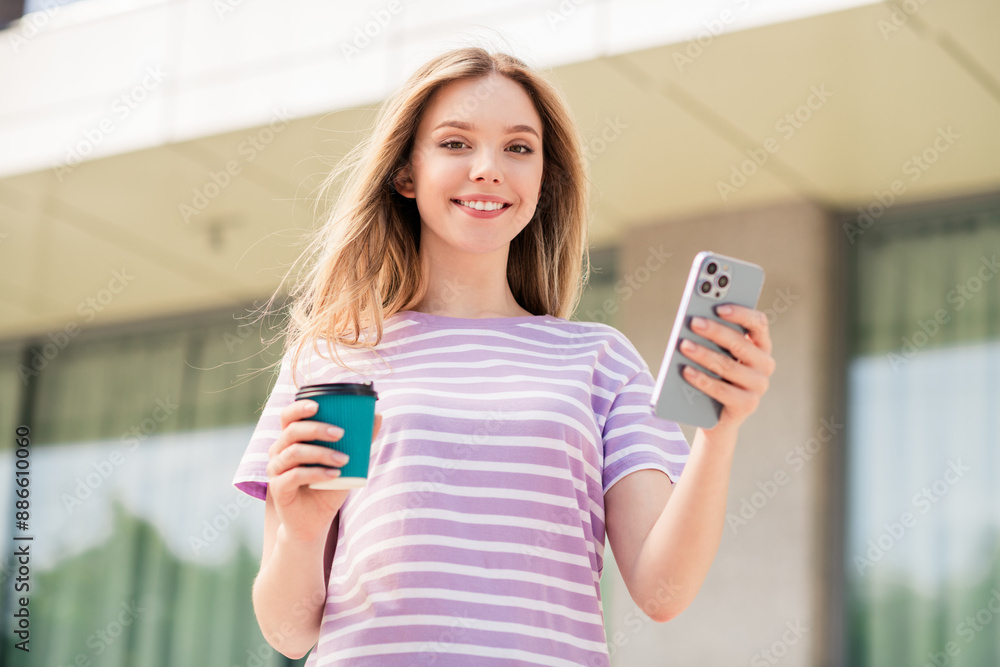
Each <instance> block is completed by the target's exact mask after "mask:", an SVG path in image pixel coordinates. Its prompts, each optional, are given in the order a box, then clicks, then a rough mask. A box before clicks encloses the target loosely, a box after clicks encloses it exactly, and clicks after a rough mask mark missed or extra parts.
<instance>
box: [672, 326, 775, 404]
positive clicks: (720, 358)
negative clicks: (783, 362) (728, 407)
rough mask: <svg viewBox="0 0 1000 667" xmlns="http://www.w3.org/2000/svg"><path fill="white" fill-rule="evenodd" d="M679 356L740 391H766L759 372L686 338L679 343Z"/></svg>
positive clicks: (763, 378) (766, 384)
mask: <svg viewBox="0 0 1000 667" xmlns="http://www.w3.org/2000/svg"><path fill="white" fill-rule="evenodd" d="M681 354H683V355H684V356H685V357H687V358H688V359H691V360H692V361H696V362H698V364H699V365H700V366H701V367H702V368H705V369H706V370H709V371H711V372H712V373H715V374H716V375H718V376H719V377H720V378H722V379H723V380H726V381H727V382H730V383H731V384H734V385H736V386H738V387H740V388H742V389H748V390H751V391H757V392H759V393H761V394H763V393H764V392H766V391H767V387H768V380H767V377H766V376H765V375H764V374H763V373H762V372H761V371H760V370H758V369H757V368H754V367H753V366H748V365H744V364H741V363H739V362H738V361H736V360H734V359H732V358H731V357H729V356H728V355H724V354H719V353H718V352H716V351H714V350H710V349H708V348H707V347H705V346H704V345H699V344H697V343H695V342H694V341H692V340H688V339H687V338H685V339H684V340H682V341H681Z"/></svg>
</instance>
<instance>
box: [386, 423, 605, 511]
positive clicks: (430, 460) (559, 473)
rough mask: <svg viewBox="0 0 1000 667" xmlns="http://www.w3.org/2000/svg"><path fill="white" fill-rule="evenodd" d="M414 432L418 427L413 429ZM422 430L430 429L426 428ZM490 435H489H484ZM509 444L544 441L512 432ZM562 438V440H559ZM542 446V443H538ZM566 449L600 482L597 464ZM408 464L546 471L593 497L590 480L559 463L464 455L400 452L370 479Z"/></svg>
mask: <svg viewBox="0 0 1000 667" xmlns="http://www.w3.org/2000/svg"><path fill="white" fill-rule="evenodd" d="M409 433H410V434H412V433H414V431H410V432H409ZM422 433H427V432H426V431H423V432H422ZM430 433H431V436H432V437H433V436H435V435H436V436H440V435H441V434H435V433H433V432H430ZM484 438H486V439H488V438H489V436H484ZM503 440H504V442H505V443H506V444H520V443H519V442H514V441H515V440H518V441H520V440H531V441H534V442H535V443H538V442H540V441H542V440H543V439H542V438H538V437H534V438H530V437H528V436H521V437H518V436H508V437H506V438H504V439H503ZM556 442H559V441H556ZM534 446H541V445H537V444H536V445H534ZM560 448H561V449H562V451H566V452H567V453H568V454H570V456H571V458H575V459H577V460H579V461H581V462H582V463H583V465H584V470H585V471H586V473H587V477H588V478H589V479H590V481H591V482H592V483H593V484H594V485H595V486H600V479H601V474H600V473H599V472H598V471H597V468H595V467H594V466H593V465H590V464H588V463H587V462H586V461H582V459H580V458H578V456H579V452H575V455H574V450H572V449H571V448H566V447H565V445H564V444H560ZM408 465H425V466H431V467H434V468H438V469H448V468H456V469H459V470H471V471H481V472H492V473H497V474H502V473H509V474H512V475H527V474H533V475H542V476H545V477H551V478H553V479H557V480H559V481H568V482H571V483H572V484H573V488H574V489H576V490H577V491H579V492H581V493H583V495H584V496H588V497H589V493H588V489H587V484H586V482H584V481H583V480H581V479H578V478H576V477H574V476H573V475H572V472H571V471H570V470H569V469H568V468H558V467H555V466H546V465H541V464H537V463H503V462H498V461H469V460H463V459H451V458H444V457H440V456H427V455H411V456H397V457H395V458H393V459H391V460H389V461H386V462H385V463H379V464H376V465H374V466H372V467H371V468H370V469H369V470H368V478H369V480H370V481H372V480H374V478H375V477H376V476H379V475H385V474H389V473H391V472H393V471H395V469H397V468H402V467H405V466H408ZM590 502H591V504H592V505H593V504H594V500H593V498H591V500H590ZM590 509H591V511H592V512H593V511H595V510H594V508H593V507H591V508H590Z"/></svg>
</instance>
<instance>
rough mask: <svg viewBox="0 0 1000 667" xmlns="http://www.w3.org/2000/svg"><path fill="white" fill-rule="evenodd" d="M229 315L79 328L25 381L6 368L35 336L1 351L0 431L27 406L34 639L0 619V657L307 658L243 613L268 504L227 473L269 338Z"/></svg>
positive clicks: (252, 410)
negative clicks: (124, 330) (109, 329)
mask: <svg viewBox="0 0 1000 667" xmlns="http://www.w3.org/2000/svg"><path fill="white" fill-rule="evenodd" d="M220 320H221V321H220ZM227 320H228V321H227ZM240 324H241V323H240V322H237V321H234V320H232V319H231V317H227V318H218V317H217V318H214V319H212V320H207V321H205V322H201V323H194V324H190V325H186V326H175V327H172V328H167V327H162V326H158V327H156V329H155V330H151V331H147V332H138V333H130V334H118V335H104V336H101V337H99V338H98V337H91V338H90V339H84V338H83V337H81V339H80V340H77V341H73V342H71V343H70V345H68V346H67V347H66V348H65V349H62V350H60V351H59V352H58V354H55V355H54V356H52V358H51V359H49V361H48V364H47V365H46V366H45V367H44V368H43V369H41V370H40V371H39V373H38V374H37V376H33V377H31V378H30V382H28V383H27V384H24V383H22V382H21V381H20V379H19V378H18V374H17V372H16V366H17V363H20V361H21V360H23V358H24V357H23V355H24V354H25V353H26V354H27V355H28V358H29V359H30V358H31V355H32V352H33V349H39V348H31V347H28V348H27V349H26V350H20V351H15V352H14V353H12V354H8V355H7V356H5V357H3V358H2V359H0V361H3V362H4V363H3V369H2V371H0V373H2V374H0V397H2V399H3V404H2V405H3V409H2V410H0V425H2V426H3V428H4V429H5V431H4V432H5V433H7V432H8V431H10V429H12V428H13V427H12V426H11V424H12V423H14V422H15V421H16V420H17V419H18V418H19V417H18V416H17V408H14V407H12V406H13V405H15V404H17V405H27V406H30V408H29V409H28V421H29V424H30V426H31V429H32V458H31V465H32V503H33V504H32V526H31V527H32V532H33V533H34V535H35V540H34V542H33V544H32V550H33V554H32V596H31V618H32V635H31V652H30V654H23V653H22V652H20V651H16V650H15V649H14V648H13V643H14V638H13V637H12V636H11V635H8V634H6V633H5V642H4V646H3V656H2V659H0V663H5V664H11V665H15V664H16V665H22V664H23V665H38V666H39V667H42V666H44V667H52V666H54V665H63V664H65V665H69V664H77V663H76V661H80V660H87V661H89V663H90V664H94V665H102V666H103V665H107V666H120V667H140V666H141V667H147V666H148V667H159V666H168V665H185V666H187V665H211V666H216V665H218V666H226V667H229V666H232V665H248V664H252V665H262V666H263V665H269V666H277V665H292V664H296V665H299V664H302V663H303V662H304V660H300V661H291V660H288V659H287V658H285V657H284V656H281V655H280V654H278V653H277V652H275V651H274V650H273V649H271V648H270V647H269V646H268V645H267V643H266V641H265V640H264V638H263V636H262V635H261V633H260V630H259V628H258V626H257V621H256V618H255V616H254V613H253V606H252V602H251V587H252V584H253V579H254V577H255V576H256V573H257V569H258V567H259V564H260V549H261V539H262V535H263V504H262V503H260V501H258V500H255V499H254V500H252V501H251V502H247V500H245V499H243V497H242V495H243V494H241V493H240V492H238V491H236V490H235V489H233V488H232V487H231V480H232V475H233V473H234V472H235V469H236V466H237V464H238V462H239V459H240V457H241V456H242V454H243V451H244V449H245V447H246V444H247V442H248V441H249V437H250V434H251V433H252V430H253V426H254V425H255V424H256V421H257V418H258V416H259V414H260V410H261V408H262V407H263V404H264V402H265V400H266V398H267V396H268V393H269V390H270V387H271V386H272V385H273V382H274V379H275V373H274V372H273V371H267V372H264V373H258V372H255V371H258V370H260V369H262V368H264V367H265V366H267V365H268V364H270V363H272V362H273V361H275V360H276V359H277V358H279V357H280V351H279V350H277V349H276V348H277V344H275V346H274V347H272V349H270V350H263V345H262V344H261V331H260V328H259V327H250V326H248V325H245V324H244V325H243V326H240ZM279 324H280V323H279ZM264 333H265V335H266V336H270V335H272V334H273V331H266V332H264ZM50 352H51V350H50ZM22 392H23V395H22ZM10 441H11V438H7V437H6V436H5V438H4V442H5V443H9V442H10ZM5 447H6V448H5V449H4V450H3V451H2V452H0V454H2V456H3V458H2V460H0V475H3V476H4V479H8V478H9V475H10V474H12V465H13V464H12V456H11V451H10V448H9V444H8V445H5ZM4 495H5V496H7V495H8V494H4ZM5 502H9V500H7V499H6V498H5ZM9 516H10V511H5V512H4V517H5V518H6V517H9ZM11 530H12V528H11V527H10V526H9V525H8V526H7V530H6V533H5V534H9V533H10V531H11ZM3 590H4V594H5V596H6V597H7V598H8V599H7V600H5V603H6V605H7V606H6V607H5V608H6V609H9V608H10V607H9V605H10V600H9V596H10V593H11V592H12V589H11V587H10V582H9V581H5V583H4V586H3ZM5 627H9V626H8V624H5Z"/></svg>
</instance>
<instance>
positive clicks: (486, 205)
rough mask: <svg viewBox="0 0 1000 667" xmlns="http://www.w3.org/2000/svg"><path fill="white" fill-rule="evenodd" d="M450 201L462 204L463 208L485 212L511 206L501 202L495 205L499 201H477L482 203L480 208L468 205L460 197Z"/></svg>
mask: <svg viewBox="0 0 1000 667" xmlns="http://www.w3.org/2000/svg"><path fill="white" fill-rule="evenodd" d="M452 201H453V202H455V203H456V204H458V205H459V206H464V207H465V208H468V209H471V210H473V211H486V212H492V211H502V210H504V209H506V208H509V207H510V206H511V204H503V205H501V206H497V204H499V203H500V202H478V203H481V204H482V208H480V207H478V206H469V205H468V204H467V203H464V202H463V201H462V200H460V199H452Z"/></svg>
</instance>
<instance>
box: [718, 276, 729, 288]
mask: <svg viewBox="0 0 1000 667" xmlns="http://www.w3.org/2000/svg"><path fill="white" fill-rule="evenodd" d="M728 284H729V277H728V276H719V287H725V286H726V285H728Z"/></svg>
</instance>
